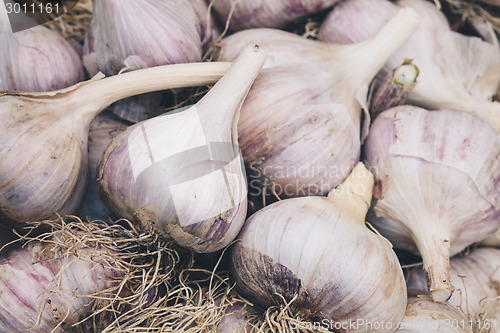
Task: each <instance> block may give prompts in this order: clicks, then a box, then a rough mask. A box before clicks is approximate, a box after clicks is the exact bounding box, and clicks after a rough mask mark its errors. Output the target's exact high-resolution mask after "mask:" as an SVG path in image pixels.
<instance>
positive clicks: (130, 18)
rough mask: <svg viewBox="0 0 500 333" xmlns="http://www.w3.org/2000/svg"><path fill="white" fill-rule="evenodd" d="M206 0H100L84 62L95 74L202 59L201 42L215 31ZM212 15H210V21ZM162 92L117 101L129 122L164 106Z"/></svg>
mask: <svg viewBox="0 0 500 333" xmlns="http://www.w3.org/2000/svg"><path fill="white" fill-rule="evenodd" d="M207 14H208V8H207V5H206V4H205V2H204V1H202V0H195V1H193V0H138V1H126V2H124V1H121V0H97V1H95V4H94V9H93V15H92V21H91V24H90V27H89V30H88V32H87V35H86V37H85V44H84V55H83V64H84V65H85V68H86V69H87V71H88V72H89V74H90V75H91V76H93V75H95V74H97V73H98V72H103V73H104V74H106V75H115V74H118V73H119V72H120V71H121V70H123V69H126V70H136V69H140V68H147V67H154V66H160V65H169V64H177V63H190V62H198V61H201V59H202V48H203V44H204V43H206V42H208V41H209V39H210V38H211V37H212V36H213V35H214V34H215V32H214V31H215V30H214V28H213V21H212V20H211V17H210V16H207ZM207 18H208V21H207ZM162 103H163V99H162V96H161V94H160V95H159V96H158V93H156V94H147V95H143V96H137V97H134V98H132V99H130V100H125V101H120V102H118V103H116V104H115V105H113V111H114V112H115V113H116V114H117V115H119V116H120V117H122V118H123V119H126V120H128V121H131V122H138V121H141V120H144V119H146V118H147V116H148V113H150V110H151V109H152V108H153V109H162V108H163V104H162Z"/></svg>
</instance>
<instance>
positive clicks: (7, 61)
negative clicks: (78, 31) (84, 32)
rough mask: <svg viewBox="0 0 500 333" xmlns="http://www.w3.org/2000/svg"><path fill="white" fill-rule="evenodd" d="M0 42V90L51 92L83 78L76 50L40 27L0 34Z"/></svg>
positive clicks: (54, 34)
mask: <svg viewBox="0 0 500 333" xmlns="http://www.w3.org/2000/svg"><path fill="white" fill-rule="evenodd" d="M0 43H1V44H0V45H1V47H2V49H4V51H3V52H2V54H3V56H4V57H5V58H4V59H2V63H1V64H0V68H1V70H0V76H1V78H0V90H15V91H26V92H34V91H36V92H43V91H52V90H58V89H62V88H66V87H69V86H71V85H73V84H76V83H78V82H80V81H83V80H84V79H85V75H84V71H83V65H82V60H81V59H80V56H79V55H78V54H77V52H76V51H75V50H74V49H73V47H72V46H71V45H70V44H69V43H68V42H67V41H66V40H65V39H64V38H63V37H61V36H59V35H58V34H57V33H55V32H53V31H51V30H50V29H48V28H46V27H44V26H36V27H34V28H31V29H27V30H23V31H20V32H17V33H15V34H10V35H8V34H1V33H0Z"/></svg>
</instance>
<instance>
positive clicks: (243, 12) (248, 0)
mask: <svg viewBox="0 0 500 333" xmlns="http://www.w3.org/2000/svg"><path fill="white" fill-rule="evenodd" d="M338 2H340V0H298V1H297V0H293V1H292V0H278V1H252V0H214V1H213V9H214V10H215V13H216V15H217V17H218V18H219V21H221V22H222V23H226V22H227V21H228V20H229V27H230V29H231V30H232V31H240V30H244V29H249V28H283V27H284V26H285V25H287V24H288V23H291V22H293V21H294V20H296V19H298V18H300V17H303V16H307V15H311V14H315V13H318V12H320V11H322V10H324V9H327V8H329V7H332V6H333V5H335V4H336V3H338Z"/></svg>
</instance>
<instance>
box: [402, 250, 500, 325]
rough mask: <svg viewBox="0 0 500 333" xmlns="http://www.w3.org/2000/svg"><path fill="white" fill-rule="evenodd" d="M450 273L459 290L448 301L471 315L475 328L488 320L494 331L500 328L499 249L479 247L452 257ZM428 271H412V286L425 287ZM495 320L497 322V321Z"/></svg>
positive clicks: (409, 280) (409, 279)
mask: <svg viewBox="0 0 500 333" xmlns="http://www.w3.org/2000/svg"><path fill="white" fill-rule="evenodd" d="M450 276H451V281H452V283H453V285H454V286H455V288H456V290H455V292H454V293H453V295H452V296H451V298H450V300H449V304H451V305H452V306H454V307H455V308H457V309H459V310H461V311H462V312H463V313H465V314H466V315H468V317H469V319H470V320H472V323H474V324H475V325H474V327H477V326H478V324H480V323H481V324H482V327H483V328H484V326H485V325H484V324H485V323H489V324H490V327H491V329H492V330H491V332H497V331H498V329H499V327H500V322H498V320H500V315H499V310H500V300H499V296H500V290H499V289H498V286H499V281H500V250H498V249H493V248H478V249H474V250H472V252H471V253H470V254H469V255H465V256H456V257H453V258H451V260H450ZM425 279H426V278H425V274H423V272H422V270H421V269H420V268H419V267H415V268H413V269H412V270H411V271H410V274H409V277H408V287H409V288H425V286H426V280H425ZM495 319H496V322H495Z"/></svg>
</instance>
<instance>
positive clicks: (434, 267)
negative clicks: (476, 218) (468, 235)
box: [415, 223, 455, 303]
mask: <svg viewBox="0 0 500 333" xmlns="http://www.w3.org/2000/svg"><path fill="white" fill-rule="evenodd" d="M422 224H423V223H422ZM426 225H429V224H426ZM440 225H442V223H434V224H431V225H429V226H430V227H435V228H436V229H437V228H438V227H439V226H440ZM438 233H439V232H438V231H437V230H435V232H432V231H428V232H425V233H424V234H422V235H423V236H422V237H416V238H415V239H416V240H415V242H416V244H417V247H418V249H419V251H420V254H421V256H422V261H423V262H424V270H425V275H426V277H427V285H428V288H429V293H430V295H431V298H432V300H433V301H434V302H438V303H444V302H446V301H447V300H448V299H449V298H450V297H451V294H452V293H453V291H454V290H455V288H454V287H453V285H452V284H451V278H450V240H449V239H450V238H449V237H443V236H442V234H443V233H445V232H440V233H439V235H438ZM428 263H432V264H431V265H429V266H427V265H428Z"/></svg>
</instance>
